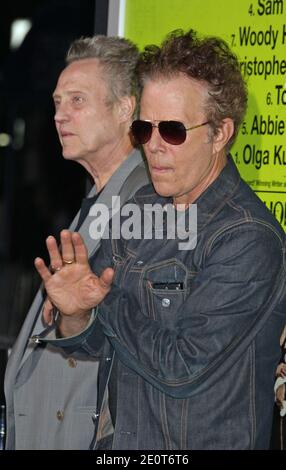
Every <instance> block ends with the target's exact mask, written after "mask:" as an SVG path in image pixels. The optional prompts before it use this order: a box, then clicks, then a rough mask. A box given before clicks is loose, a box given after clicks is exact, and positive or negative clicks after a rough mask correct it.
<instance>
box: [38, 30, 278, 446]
mask: <svg viewBox="0 0 286 470" xmlns="http://www.w3.org/2000/svg"><path fill="white" fill-rule="evenodd" d="M138 73H139V77H140V81H141V86H142V97H141V109H140V119H139V120H135V121H134V122H133V123H132V125H131V130H132V133H133V136H134V139H135V140H136V141H137V142H138V143H140V144H142V145H143V147H144V151H145V154H146V157H147V160H148V165H149V169H150V173H151V177H152V183H153V185H149V186H146V187H144V188H142V189H141V190H139V191H138V193H136V195H135V196H134V198H133V202H134V203H136V204H137V207H139V208H140V210H141V212H142V213H143V212H144V210H145V209H146V206H147V205H149V206H150V204H153V205H157V206H158V205H160V206H162V207H166V205H167V204H171V205H172V206H173V207H174V209H175V210H176V213H177V214H179V213H181V212H184V213H188V212H189V211H190V210H191V205H192V204H196V207H197V227H196V228H197V234H196V235H197V242H196V246H195V247H192V249H188V250H180V249H179V240H178V237H177V238H176V237H175V238H174V237H173V238H168V233H167V230H166V226H165V225H164V223H165V222H164V220H165V219H164V218H163V226H162V227H161V229H162V230H160V231H158V230H157V229H158V227H156V224H154V225H155V226H154V231H153V232H152V236H153V238H152V239H151V237H148V239H147V237H145V239H144V238H141V239H140V240H139V239H138V238H133V239H124V237H123V236H122V237H121V239H119V240H118V239H116V240H115V239H114V240H112V243H110V241H109V240H106V241H105V242H104V243H103V245H102V248H103V249H102V252H101V253H98V256H97V257H96V259H95V260H94V263H92V268H93V272H95V273H96V274H94V273H93V272H92V271H91V269H90V267H89V265H88V260H87V255H86V250H85V247H84V244H83V242H82V240H81V238H80V236H79V235H78V234H76V233H70V232H68V233H66V236H65V240H64V243H63V246H62V250H63V251H62V254H61V253H60V252H59V250H56V249H54V250H51V249H49V255H50V259H51V263H52V264H53V263H61V260H62V256H63V257H66V256H69V257H72V258H73V260H74V263H72V264H71V265H69V266H66V267H64V268H63V269H62V270H60V271H59V272H57V273H55V274H54V275H52V274H51V273H50V271H49V270H48V268H47V266H45V263H44V262H43V260H41V259H37V260H36V267H37V269H38V272H39V274H40V275H41V277H42V279H43V281H44V283H45V286H46V289H47V291H48V293H49V296H50V298H51V299H52V300H53V303H54V305H55V306H56V307H57V308H58V310H59V317H58V322H57V328H58V329H59V331H60V333H61V335H62V336H64V337H65V338H63V339H58V340H56V341H58V343H57V344H58V346H60V347H63V348H65V349H66V351H72V350H77V351H78V352H79V351H80V352H81V353H82V354H86V355H91V356H93V357H95V358H96V357H100V370H99V382H100V384H99V399H98V408H97V414H96V425H95V428H96V429H95V438H94V441H93V443H92V447H93V446H94V448H96V449H99V448H113V449H157V450H158V449H170V450H178V449H193V450H194V449H204V450H206V449H267V448H268V445H269V438H270V431H271V415H272V409H273V377H274V374H275V367H276V365H277V362H278V360H279V357H280V350H279V341H278V338H279V335H280V334H281V331H282V329H283V326H284V324H285V315H286V299H285V265H284V263H285V261H283V256H284V255H283V253H285V234H284V232H283V230H282V228H281V227H280V225H279V224H278V222H277V221H276V220H275V218H274V217H273V216H272V214H271V213H270V212H269V211H268V209H267V208H266V207H265V205H264V204H263V203H262V202H261V201H260V200H259V199H258V198H257V197H256V195H255V194H254V193H253V191H252V190H251V189H250V188H249V187H248V186H247V185H246V184H245V183H244V182H243V181H242V179H241V178H240V176H239V173H238V170H237V168H236V167H235V164H234V162H233V160H232V158H231V155H230V154H229V149H230V147H231V145H232V143H233V141H234V139H235V137H236V135H237V132H238V129H239V125H240V123H241V121H242V119H243V116H244V113H245V109H246V103H247V92H246V87H245V84H244V81H243V78H242V75H241V72H240V67H239V63H238V60H237V58H236V57H235V55H234V54H233V53H232V52H231V51H230V49H229V47H228V46H227V44H226V43H225V42H224V41H222V40H220V39H218V38H202V39H201V38H199V37H198V36H197V35H196V34H195V33H194V32H193V31H189V32H187V33H183V32H182V31H176V32H173V33H172V34H171V35H170V36H169V37H167V39H166V40H165V41H164V42H163V44H162V46H161V47H157V46H149V47H147V48H145V50H144V52H143V53H142V56H141V59H140V62H139V66H138ZM142 220H144V217H143V218H142ZM158 233H160V236H156V235H158ZM59 288H60V289H59ZM84 292H85V294H84ZM94 307H96V308H94ZM77 333H79V334H77ZM70 336H72V337H70ZM37 340H38V341H39V342H42V343H45V342H49V339H48V337H47V336H45V333H44V334H42V335H40V336H39V337H37ZM108 380H111V382H112V383H113V384H114V385H113V387H112V388H110V395H109V408H110V410H111V415H112V417H113V426H114V431H113V435H110V434H109V435H108V434H107V433H106V432H105V429H106V425H107V419H106V416H107V414H106V409H107V408H106V405H105V406H104V405H102V397H103V396H104V393H106V383H107V382H108ZM105 396H106V395H105Z"/></svg>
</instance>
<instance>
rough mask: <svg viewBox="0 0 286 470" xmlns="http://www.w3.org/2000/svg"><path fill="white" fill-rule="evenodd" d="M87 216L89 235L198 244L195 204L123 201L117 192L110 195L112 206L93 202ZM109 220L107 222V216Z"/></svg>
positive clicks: (183, 247)
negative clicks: (174, 204)
mask: <svg viewBox="0 0 286 470" xmlns="http://www.w3.org/2000/svg"><path fill="white" fill-rule="evenodd" d="M89 216H92V218H93V220H92V221H91V223H90V227H89V235H90V237H91V238H92V239H94V240H97V239H99V238H103V239H108V238H112V239H120V238H123V239H125V240H131V239H137V240H140V239H145V240H153V239H155V240H163V239H168V240H175V239H177V240H178V248H179V250H193V249H194V248H195V247H196V244H197V205H196V204H190V205H189V207H188V209H187V210H185V206H184V205H177V206H176V208H175V207H174V206H173V204H165V205H164V206H162V205H161V204H144V205H143V207H140V206H138V205H137V204H131V203H129V204H124V205H123V206H122V207H121V206H120V196H112V207H111V209H109V208H108V207H107V206H106V205H105V204H101V203H96V204H94V205H93V206H92V207H91V209H90V211H89ZM110 219H112V223H111V225H110V226H109V220H110Z"/></svg>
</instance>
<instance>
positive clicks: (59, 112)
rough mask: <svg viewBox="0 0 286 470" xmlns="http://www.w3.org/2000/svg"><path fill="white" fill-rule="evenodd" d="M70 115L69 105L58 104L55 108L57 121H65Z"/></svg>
mask: <svg viewBox="0 0 286 470" xmlns="http://www.w3.org/2000/svg"><path fill="white" fill-rule="evenodd" d="M68 116H69V112H68V109H67V106H66V105H64V104H63V103H62V104H58V105H57V107H56V110H55V115H54V119H55V121H56V122H63V121H67V120H68Z"/></svg>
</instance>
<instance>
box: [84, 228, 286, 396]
mask: <svg viewBox="0 0 286 470" xmlns="http://www.w3.org/2000/svg"><path fill="white" fill-rule="evenodd" d="M281 242H282V240H281V239H280V238H279V237H278V236H277V235H275V234H274V232H273V231H272V230H271V229H267V228H265V226H264V227H259V224H257V226H256V224H253V223H252V224H244V226H240V227H236V228H229V229H227V230H225V231H224V232H223V233H221V234H220V235H219V236H217V237H216V238H215V239H214V240H213V241H212V243H211V244H209V246H208V250H207V251H206V253H205V258H204V261H203V264H202V266H201V269H200V270H199V272H198V273H197V275H196V277H195V280H194V282H193V285H192V286H191V291H190V293H189V295H188V297H187V299H186V301H185V302H184V303H183V304H182V305H181V307H180V309H179V310H178V311H176V312H174V326H173V327H172V328H170V327H169V328H166V327H165V326H164V324H163V322H158V321H156V320H153V319H152V318H149V317H146V316H145V315H143V314H142V310H141V308H140V305H139V303H138V300H137V298H136V296H135V295H134V293H133V292H130V291H127V290H124V289H118V288H117V287H114V288H113V289H112V291H111V292H110V293H109V295H108V296H107V297H106V299H105V301H104V302H103V303H102V304H101V305H100V307H99V313H98V318H97V320H96V322H95V323H97V322H98V321H100V323H101V325H102V327H103V331H104V333H105V335H107V336H108V338H109V340H110V342H111V343H112V345H113V347H114V349H115V351H116V353H117V355H118V357H119V359H120V360H121V361H122V362H123V363H124V364H125V365H127V366H128V367H129V368H131V369H133V370H134V371H136V372H137V373H138V374H139V375H141V376H142V377H143V378H144V379H145V380H147V381H148V382H150V383H152V384H153V385H154V386H155V387H157V388H159V389H160V390H162V391H163V392H165V393H167V394H169V395H171V396H173V397H176V398H182V397H187V396H191V395H192V394H195V393H198V392H201V391H203V390H204V389H205V387H209V386H210V385H212V384H213V383H214V382H215V381H217V380H219V379H220V377H221V376H222V374H225V373H226V371H227V370H228V368H230V367H231V366H232V364H234V361H237V359H238V358H239V357H240V356H241V354H243V352H244V351H245V349H246V348H247V347H248V346H249V344H250V343H251V341H253V339H254V338H255V336H256V335H257V334H258V332H259V331H260V330H261V328H263V326H264V325H265V322H266V320H267V319H268V318H269V316H270V315H271V314H273V315H275V307H276V306H277V303H278V302H279V301H281V298H282V295H284V299H283V302H284V304H285V269H284V266H283V250H282V244H281ZM123 287H124V286H123ZM283 293H284V294H283ZM283 308H284V309H285V305H284V307H283ZM270 334H272V333H271V332H270ZM87 344H88V347H89V348H90V349H92V348H93V347H94V342H93V335H89V338H88V339H87V340H86V345H87Z"/></svg>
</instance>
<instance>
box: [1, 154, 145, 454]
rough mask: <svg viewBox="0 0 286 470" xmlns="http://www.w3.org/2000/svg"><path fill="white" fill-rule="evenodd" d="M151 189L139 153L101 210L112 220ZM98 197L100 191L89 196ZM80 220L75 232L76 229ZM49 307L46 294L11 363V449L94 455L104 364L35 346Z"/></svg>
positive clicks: (114, 180) (115, 179)
mask: <svg viewBox="0 0 286 470" xmlns="http://www.w3.org/2000/svg"><path fill="white" fill-rule="evenodd" d="M148 183H149V179H148V176H147V170H146V167H145V164H144V163H143V160H142V156H141V154H140V152H139V151H138V150H134V151H133V152H132V153H131V154H130V156H129V157H128V159H127V160H125V161H124V162H123V164H122V165H121V166H120V168H119V169H118V170H117V171H116V172H115V173H114V174H113V176H112V177H111V178H110V180H109V181H108V183H107V185H106V186H105V188H104V190H103V191H102V193H101V194H100V196H99V197H98V199H97V201H96V204H98V203H102V204H105V205H106V206H107V207H108V208H109V215H110V217H111V208H112V196H116V195H120V202H121V205H122V204H123V203H124V202H125V201H127V200H128V199H129V198H130V197H132V196H133V194H135V192H136V191H137V190H138V189H139V188H140V187H142V186H144V185H145V184H148ZM94 194H96V188H95V187H93V188H92V190H91V192H90V194H89V196H93V195H94ZM113 214H114V210H113ZM78 216H79V214H77V216H76V217H75V219H74V221H73V222H72V224H71V226H70V229H71V230H73V229H74V228H75V227H76V224H77V220H78ZM92 220H93V217H91V216H90V215H88V216H87V218H86V219H85V220H84V222H83V224H82V226H81V228H80V230H79V232H80V233H81V235H82V236H83V238H84V240H85V244H86V246H87V249H88V253H89V256H91V255H92V254H93V253H94V252H95V250H97V249H98V247H99V245H100V240H94V239H93V238H91V237H90V234H89V227H90V224H91V222H92ZM43 301H44V294H43V290H42V289H40V290H39V291H38V293H37V295H36V297H35V299H34V302H33V304H32V306H31V308H30V310H29V313H28V315H27V317H26V320H25V322H24V324H23V326H22V329H21V331H20V334H19V336H18V338H17V340H16V342H15V345H14V347H13V349H12V352H11V354H10V357H9V360H8V364H7V369H6V376H5V396H6V407H7V438H6V449H88V447H89V444H90V442H91V440H92V438H93V431H94V425H93V413H94V412H95V410H96V401H97V370H98V363H97V362H96V361H95V360H93V359H88V360H87V359H86V358H84V359H82V358H79V357H76V356H66V355H65V353H64V352H63V351H62V350H60V349H59V348H57V347H54V346H50V345H48V346H47V347H46V348H42V347H41V346H37V345H35V344H33V343H32V342H29V338H30V337H31V336H32V335H34V334H37V333H39V332H40V331H42V330H43V328H44V325H43V323H42V316H41V311H42V305H43Z"/></svg>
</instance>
